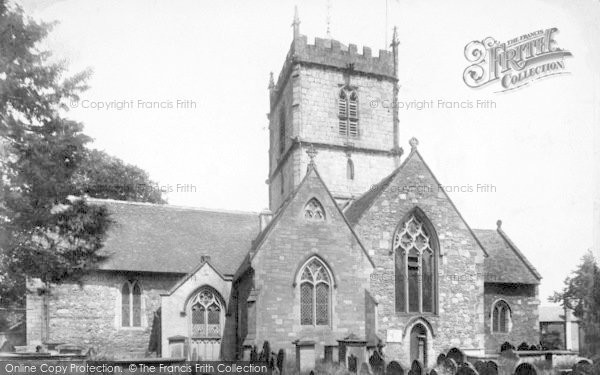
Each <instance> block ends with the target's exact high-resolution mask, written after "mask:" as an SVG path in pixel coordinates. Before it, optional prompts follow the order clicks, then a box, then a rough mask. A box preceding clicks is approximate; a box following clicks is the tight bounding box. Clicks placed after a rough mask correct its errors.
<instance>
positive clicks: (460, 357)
mask: <svg viewBox="0 0 600 375" xmlns="http://www.w3.org/2000/svg"><path fill="white" fill-rule="evenodd" d="M446 357H448V358H452V359H453V360H454V362H456V364H458V365H460V364H461V363H463V362H464V361H465V354H464V353H463V352H462V350H460V349H458V348H452V349H450V350H448V354H446Z"/></svg>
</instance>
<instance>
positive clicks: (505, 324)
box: [492, 300, 512, 333]
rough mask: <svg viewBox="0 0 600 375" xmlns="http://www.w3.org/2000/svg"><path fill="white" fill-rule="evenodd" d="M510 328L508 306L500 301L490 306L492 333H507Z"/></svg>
mask: <svg viewBox="0 0 600 375" xmlns="http://www.w3.org/2000/svg"><path fill="white" fill-rule="evenodd" d="M511 326H512V317H511V311H510V306H508V303H506V301H503V300H500V301H497V302H496V303H494V304H493V305H492V332H495V333H507V332H510V329H511Z"/></svg>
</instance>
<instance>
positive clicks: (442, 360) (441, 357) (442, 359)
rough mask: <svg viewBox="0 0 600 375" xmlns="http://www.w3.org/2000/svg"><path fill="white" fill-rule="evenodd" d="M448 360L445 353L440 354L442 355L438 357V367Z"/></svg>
mask: <svg viewBox="0 0 600 375" xmlns="http://www.w3.org/2000/svg"><path fill="white" fill-rule="evenodd" d="M445 359H446V355H445V354H444V353H440V355H438V357H437V361H436V363H437V365H438V366H439V365H441V364H442V363H444V360H445Z"/></svg>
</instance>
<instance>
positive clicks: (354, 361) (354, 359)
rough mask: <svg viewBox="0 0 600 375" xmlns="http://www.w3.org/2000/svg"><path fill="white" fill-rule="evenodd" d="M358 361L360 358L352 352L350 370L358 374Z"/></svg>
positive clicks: (349, 359) (349, 362) (349, 361)
mask: <svg viewBox="0 0 600 375" xmlns="http://www.w3.org/2000/svg"><path fill="white" fill-rule="evenodd" d="M357 362H358V358H356V356H355V355H354V354H350V356H349V357H348V371H349V372H353V373H355V374H356V370H357V368H356V367H357V366H356V365H357Z"/></svg>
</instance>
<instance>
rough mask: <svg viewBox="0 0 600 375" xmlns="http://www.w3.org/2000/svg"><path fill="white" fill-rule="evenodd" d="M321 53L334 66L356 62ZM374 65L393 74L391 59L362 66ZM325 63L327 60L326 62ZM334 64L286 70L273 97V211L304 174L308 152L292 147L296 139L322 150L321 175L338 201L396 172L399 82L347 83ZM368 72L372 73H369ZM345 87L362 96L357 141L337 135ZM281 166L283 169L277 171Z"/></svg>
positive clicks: (359, 79)
mask: <svg viewBox="0 0 600 375" xmlns="http://www.w3.org/2000/svg"><path fill="white" fill-rule="evenodd" d="M319 51H321V53H322V54H323V55H324V56H325V55H327V54H329V55H331V56H335V59H334V60H336V59H338V58H342V56H345V58H346V59H348V60H347V63H350V62H353V61H354V60H353V58H352V56H351V55H349V54H345V55H344V54H341V55H340V54H339V53H338V52H339V51H333V50H331V49H328V48H325V49H320V48H319ZM311 56H312V55H311ZM311 58H312V57H311ZM371 59H373V61H378V62H381V61H383V62H384V63H383V65H382V66H385V69H384V70H386V71H389V72H393V69H391V70H390V69H388V68H389V66H388V63H389V62H390V61H391V60H388V56H387V55H386V56H385V57H383V60H379V59H378V58H370V57H369V58H366V60H364V61H365V62H367V61H371ZM294 61H296V60H294ZM298 61H299V60H298ZM319 61H321V60H319ZM323 61H328V60H327V58H325V59H324V60H323ZM336 61H337V60H336ZM331 64H332V65H327V64H303V63H296V64H291V65H290V66H287V65H286V66H285V67H284V69H287V70H286V74H287V75H284V76H280V80H279V82H278V85H280V87H279V88H278V89H277V90H275V91H273V92H272V95H271V112H270V115H269V121H270V122H269V129H270V149H269V163H270V168H269V175H270V181H269V192H270V199H271V201H270V202H271V203H270V207H271V210H272V211H275V210H276V209H277V208H278V207H279V206H280V204H281V202H282V201H283V200H284V199H285V197H286V196H287V194H289V193H290V192H291V191H293V189H294V187H296V186H297V185H298V184H299V183H300V181H301V180H302V177H304V174H305V172H306V158H305V156H306V155H304V153H305V147H294V143H293V141H292V139H296V138H297V139H299V140H300V141H302V142H304V144H305V145H306V144H308V143H314V144H316V145H320V146H319V152H320V156H319V165H320V170H321V171H322V173H321V175H322V177H323V178H324V180H325V182H326V184H327V186H328V187H329V188H330V189H331V191H332V192H333V193H334V195H335V196H336V197H344V198H350V197H352V196H358V195H360V194H362V193H364V192H365V191H366V190H368V189H369V188H370V186H371V185H373V184H374V183H376V182H378V181H379V180H381V179H382V178H383V177H385V176H386V175H388V174H389V173H391V172H392V170H393V169H394V161H393V156H392V154H391V153H390V151H391V150H392V148H393V147H394V137H393V135H394V131H393V111H392V102H393V89H394V84H395V82H396V81H395V79H393V78H392V77H391V76H390V77H383V78H382V77H379V76H376V75H372V74H364V72H360V71H354V72H353V73H350V75H349V77H350V78H349V80H348V74H347V72H344V71H343V70H340V69H339V67H338V66H337V65H336V63H334V62H331ZM369 64H370V63H369ZM369 64H367V66H368V65H369ZM375 65H377V64H375ZM375 70H377V69H375ZM366 71H371V70H370V68H366ZM282 74H283V71H282ZM347 83H350V85H351V86H353V87H357V94H358V96H359V99H358V104H359V108H358V116H359V123H358V128H359V136H358V137H347V136H343V135H340V134H339V117H338V97H339V91H340V89H341V87H342V86H344V85H345V84H347ZM282 113H284V114H285V116H284V117H285V126H286V132H285V134H286V140H285V142H286V146H285V150H286V151H284V153H283V154H282V153H280V147H279V146H280V139H279V134H280V133H279V129H280V126H281V123H282V121H281V118H282V116H281V114H282ZM290 147H291V150H290ZM323 148H327V150H323ZM288 150H289V151H288ZM286 152H287V155H286ZM347 153H350V155H351V158H352V161H353V162H354V170H355V176H356V177H355V179H354V180H348V178H347V177H346V164H347V160H348V156H347ZM325 154H327V155H325ZM280 163H281V164H282V165H281V166H279V170H276V168H278V165H279V164H280ZM282 175H283V181H284V193H283V194H282V193H281V180H282V178H281V177H282Z"/></svg>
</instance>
